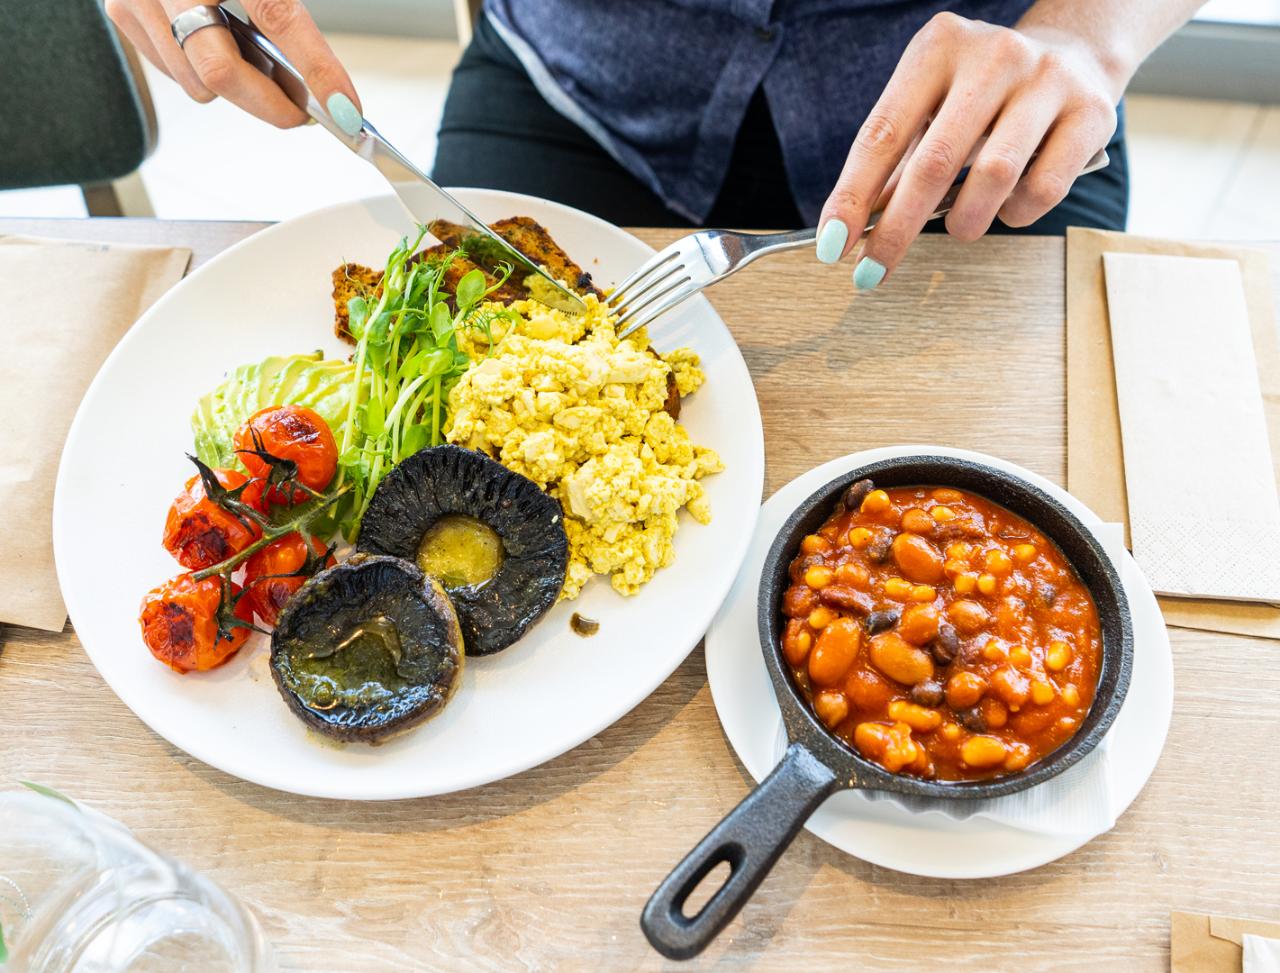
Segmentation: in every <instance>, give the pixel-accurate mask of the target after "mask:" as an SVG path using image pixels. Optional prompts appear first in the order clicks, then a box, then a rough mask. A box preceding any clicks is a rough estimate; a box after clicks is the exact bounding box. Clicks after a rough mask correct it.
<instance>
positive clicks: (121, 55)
mask: <svg viewBox="0 0 1280 973" xmlns="http://www.w3.org/2000/svg"><path fill="white" fill-rule="evenodd" d="M136 64H137V62H136V60H134V59H132V51H129V52H128V53H126V51H125V49H124V47H123V46H122V45H121V43H120V40H119V38H118V37H117V36H116V32H115V29H114V27H113V26H112V25H111V23H110V21H109V20H108V19H107V16H106V14H105V13H104V12H103V9H102V4H101V2H100V0H56V2H49V0H16V2H15V0H6V2H0V91H5V92H6V93H7V95H8V97H7V102H8V105H7V107H6V110H5V111H4V112H3V113H0V189H25V188H30V187H36V186H57V185H63V184H67V183H77V184H80V185H82V186H84V185H93V184H99V183H108V182H111V181H112V180H116V179H120V178H121V177H123V176H126V175H128V174H129V173H132V172H134V171H135V170H136V169H137V168H138V166H140V165H141V164H142V161H143V160H144V159H145V158H146V157H147V156H148V155H149V154H150V152H151V150H152V149H153V148H154V147H155V130H156V126H155V115H154V112H153V111H152V108H151V102H150V98H149V97H148V95H147V92H146V88H145V84H144V83H142V82H141V79H140V77H138V78H136V79H135V73H134V71H135V68H136Z"/></svg>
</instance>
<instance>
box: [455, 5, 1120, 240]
mask: <svg viewBox="0 0 1280 973" xmlns="http://www.w3.org/2000/svg"><path fill="white" fill-rule="evenodd" d="M1107 152H1108V154H1109V155H1110V156H1111V164H1110V165H1109V166H1108V167H1107V168H1106V169H1103V170H1102V171H1100V172H1095V173H1092V174H1090V175H1088V176H1082V177H1081V178H1080V179H1078V180H1077V181H1076V183H1075V185H1074V186H1072V188H1071V192H1070V193H1069V194H1068V195H1067V198H1066V199H1064V200H1063V201H1062V202H1061V203H1059V204H1058V206H1057V207H1056V208H1055V209H1053V210H1052V211H1051V212H1049V213H1048V214H1046V215H1045V216H1044V217H1043V218H1042V219H1040V220H1039V221H1037V222H1036V223H1034V224H1032V225H1031V226H1029V227H1024V228H1022V229H1016V230H1015V229H1012V228H1010V227H1007V226H1005V225H1004V224H1003V223H1001V222H1000V221H999V220H997V221H996V222H995V224H994V225H993V226H992V228H991V232H993V233H1036V234H1045V235H1061V234H1063V233H1064V232H1066V228H1067V227H1068V226H1090V227H1097V228H1101V229H1110V230H1122V229H1124V226H1125V221H1126V218H1127V215H1128V209H1129V169H1128V160H1127V158H1126V155H1125V147H1124V116H1123V105H1122V106H1121V117H1120V124H1119V125H1118V126H1117V129H1116V135H1115V136H1114V137H1113V139H1112V141H1111V144H1110V145H1108V146H1107ZM433 177H434V178H435V180H436V181H437V182H439V183H441V184H443V185H446V186H474V187H479V188H484V189H505V190H510V191H512V192H520V193H528V194H529V195H532V196H541V197H543V198H545V199H551V200H555V201H556V202H559V203H565V204H567V205H569V206H575V207H577V208H578V209H582V210H586V211H587V212H588V213H594V214H595V215H597V216H599V217H601V218H603V219H606V220H608V221H610V222H611V223H617V224H619V225H622V226H677V227H687V226H690V225H691V224H690V223H689V221H688V220H686V219H685V218H684V217H682V216H680V215H679V214H677V213H674V212H672V211H671V210H670V209H668V208H667V206H666V205H665V204H664V203H663V202H662V200H661V199H660V198H659V197H658V196H656V195H655V194H654V193H653V192H651V191H650V190H649V188H648V187H647V186H645V185H644V184H643V183H642V182H640V180H638V179H637V178H636V177H635V176H633V175H631V173H629V172H628V171H627V170H626V169H624V168H623V167H622V166H621V165H619V164H618V163H617V162H616V161H614V159H613V157H612V156H610V155H609V154H608V153H607V152H606V151H605V150H604V149H602V148H601V147H600V146H599V145H598V144H597V143H596V142H595V141H594V140H593V139H592V138H591V136H589V135H588V134H587V133H586V132H584V131H583V130H582V129H581V128H579V127H578V126H577V125H575V124H574V123H573V122H571V121H569V119H567V118H565V117H564V116H563V115H561V114H560V113H559V112H557V111H556V110H555V109H554V108H552V107H551V106H550V105H549V104H547V102H546V100H545V99H544V98H543V97H542V95H541V94H539V92H538V89H537V88H536V87H535V86H534V84H533V82H532V81H531V80H530V79H529V76H528V74H527V73H526V72H525V69H524V66H523V65H522V64H521V63H520V61H519V59H518V58H517V57H516V56H515V54H514V53H513V52H512V51H511V49H510V48H509V47H507V45H506V44H505V43H504V42H503V40H502V38H501V37H500V36H499V35H498V33H497V31H495V30H494V29H493V27H492V26H491V25H490V24H489V22H488V21H487V20H486V19H485V18H484V17H481V18H480V19H479V20H478V22H477V23H476V33H475V37H474V39H473V40H472V42H471V44H470V45H469V46H468V47H467V49H466V51H465V52H464V53H463V55H462V60H461V61H460V62H459V64H458V66H457V68H456V69H455V70H454V73H453V81H452V83H451V84H450V86H449V95H448V98H447V99H446V101H445V106H444V117H443V118H442V120H441V123H440V138H439V144H438V148H437V151H436V162H435V168H434V170H433ZM706 225H707V226H726V227H729V226H732V227H750V228H753V229H795V228H798V227H800V226H803V225H804V220H803V219H802V218H801V216H800V213H799V211H798V210H797V209H796V205H795V201H794V200H793V199H792V196H791V189H790V186H789V185H788V182H787V173H786V169H785V167H784V165H783V160H782V148H781V146H780V145H779V144H778V137H777V134H776V133H775V132H774V128H773V122H772V119H771V118H770V116H769V106H768V104H767V103H766V101H765V98H764V95H763V93H762V92H759V91H757V92H756V94H755V97H753V98H752V100H751V104H750V107H749V108H748V110H747V115H746V118H745V120H744V121H743V124H742V128H741V130H740V131H739V132H738V137H737V141H736V142H735V144H734V151H733V157H732V159H731V160H730V163H729V168H728V169H727V170H726V172H725V178H724V184H723V185H722V187H721V189H720V194H719V196H718V197H717V199H716V202H715V205H714V206H713V208H712V210H711V212H710V214H708V216H707V219H706ZM927 229H928V230H929V231H933V232H941V231H942V230H943V229H944V227H943V223H942V220H934V221H932V222H931V223H930V224H929V225H928V227H927Z"/></svg>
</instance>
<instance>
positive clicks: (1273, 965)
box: [1241, 933, 1280, 973]
mask: <svg viewBox="0 0 1280 973" xmlns="http://www.w3.org/2000/svg"><path fill="white" fill-rule="evenodd" d="M1241 938H1242V939H1243V946H1244V970H1243V973H1280V939H1266V938H1264V937H1262V936H1255V935H1253V934H1252V933H1245V934H1244V936H1243V937H1241Z"/></svg>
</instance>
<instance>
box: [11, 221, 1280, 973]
mask: <svg viewBox="0 0 1280 973" xmlns="http://www.w3.org/2000/svg"><path fill="white" fill-rule="evenodd" d="M257 228H258V227H257V226H256V225H253V224H229V223H228V224H217V223H210V224H190V223H156V222H151V221H139V222H125V221H62V222H56V223H55V222H52V221H40V222H33V221H0V232H27V233H44V234H46V235H62V236H75V237H82V238H90V239H113V240H128V239H134V240H138V241H149V242H164V243H182V244H186V245H188V246H191V247H193V248H194V249H195V251H196V259H197V261H200V260H204V259H207V258H208V256H210V255H211V254H213V253H215V252H216V251H218V250H220V249H222V248H223V247H225V246H227V245H229V244H231V243H233V242H235V241H236V240H238V239H241V238H242V237H244V236H245V235H247V234H248V233H250V232H253V231H254V230H255V229H257ZM639 235H641V236H642V237H643V238H645V239H646V240H648V241H649V242H650V243H653V244H654V245H655V246H660V245H662V244H664V243H665V242H667V241H668V240H669V239H671V238H672V234H671V233H669V232H666V231H641V232H640V234H639ZM849 269H850V268H847V267H837V268H827V267H822V266H820V265H819V264H818V263H817V262H816V261H815V260H813V258H812V256H811V255H810V254H808V253H792V254H788V255H783V256H780V257H776V258H773V259H772V260H770V261H769V262H767V263H765V264H762V265H758V266H757V267H755V268H752V269H751V270H748V271H746V272H744V273H742V274H740V275H738V276H737V277H735V278H733V279H731V280H730V281H728V282H726V283H724V284H722V285H721V286H719V287H718V288H716V289H715V290H714V291H713V292H712V293H711V298H712V301H713V303H714V304H715V306H716V308H717V309H718V310H719V312H720V314H721V315H722V316H723V317H724V319H725V321H726V322H727V323H728V325H729V327H730V328H731V329H732V331H733V333H734V335H735V337H736V338H737V340H738V342H739V344H740V345H741V346H742V349H743V352H744V354H745V355H746V359H747V363H748V365H749V366H750V368H751V372H752V376H753V378H754V380H755V383H756V389H757V392H758V394H759V397H760V406H761V410H762V412H763V414H764V425H765V441H766V448H767V488H766V489H767V492H769V493H772V492H773V491H774V490H776V489H777V488H778V487H779V486H781V485H782V484H784V483H785V482H787V481H788V480H789V479H791V478H792V477H794V476H796V475H798V474H799V473H802V472H803V471H805V470H807V469H809V468H811V467H813V466H815V465H817V464H819V463H821V462H823V461H824V460H827V459H830V458H832V457H835V456H839V455H841V454H843V453H847V452H850V451H852V450H856V449H862V448H866V447H871V446H878V445H884V444H889V443H905V442H918V443H940V444H946V445H953V446H964V447H970V448H974V449H980V450H985V451H989V452H992V453H995V454H998V455H1000V456H1004V457H1006V458H1008V459H1010V460H1013V461H1014V462H1017V463H1021V464H1024V465H1025V466H1028V467H1030V468H1031V469H1033V470H1036V471H1037V472H1039V473H1042V474H1044V475H1045V476H1047V477H1049V478H1050V479H1053V480H1055V481H1058V482H1061V481H1062V480H1063V479H1064V473H1065V470H1064V424H1063V408H1064V376H1063V246H1062V242H1061V241H1060V240H1056V239H1055V240H1051V239H1021V240H1014V239H1009V238H997V239H989V240H984V241H980V242H979V243H976V244H970V245H961V244H958V243H955V242H953V241H951V240H949V239H946V238H942V237H930V238H926V239H922V240H921V241H920V242H919V243H918V244H917V245H916V246H915V247H913V249H912V251H911V254H910V256H909V258H908V259H907V262H906V264H905V265H904V266H903V267H902V268H901V269H900V270H899V271H898V273H897V274H896V275H895V277H894V278H893V279H892V280H891V281H889V282H888V283H887V284H886V285H884V287H883V288H882V289H881V291H880V292H878V293H875V294H873V295H867V296H863V295H855V294H854V293H853V291H852V287H851V285H850V283H849ZM725 475H729V476H731V475H732V471H729V472H728V473H727V474H725ZM1171 635H1172V638H1173V650H1174V661H1175V669H1176V684H1177V696H1176V700H1175V703H1174V715H1173V726H1172V729H1171V731H1170V735H1169V740H1168V744H1167V746H1166V747H1165V751H1164V754H1163V756H1162V758H1161V760H1160V763H1159V766H1158V767H1157V768H1156V771H1155V775H1154V777H1153V778H1152V779H1151V782H1150V783H1149V784H1148V785H1147V787H1146V789H1145V790H1144V791H1143V792H1142V794H1141V795H1140V796H1139V797H1138V799H1137V801H1136V802H1135V803H1134V805H1133V806H1132V808H1131V809H1130V810H1129V812H1128V813H1127V814H1125V815H1124V817H1123V818H1121V820H1120V822H1119V823H1118V824H1117V826H1116V827H1115V829H1114V830H1112V831H1111V832H1109V833H1108V834H1105V835H1103V836H1101V837H1099V838H1097V839H1096V840H1094V841H1092V842H1090V843H1089V844H1088V845H1086V846H1085V847H1084V848H1082V849H1080V850H1079V851H1077V852H1075V853H1074V854H1072V855H1070V856H1068V857H1066V858H1065V859H1062V860H1060V861H1058V862H1055V863H1053V864H1051V865H1047V866H1045V867H1043V868H1040V869H1036V870H1035V871H1032V872H1029V873H1025V874H1020V875H1013V876H1009V877H1007V878H1002V879H992V880H986V881H973V882H961V881H943V880H935V879H924V878H916V877H912V876H908V875H901V874H898V873H895V872H891V871H888V870H885V869H882V868H878V867H875V866H872V865H868V864H865V863H863V862H861V861H858V860H857V859H853V858H850V857H848V856H847V855H844V854H843V853H841V852H839V851H836V850H835V849H833V848H831V847H829V846H827V845H826V844H824V843H823V842H821V841H819V840H817V839H815V838H813V837H812V836H810V835H809V834H807V833H802V834H801V835H800V837H799V838H798V839H797V840H796V842H795V844H794V845H793V846H792V847H791V849H790V850H789V851H788V852H787V853H786V855H785V856H784V857H783V859H782V860H781V862H780V863H779V864H778V866H777V867H776V868H775V869H774V871H773V873H772V874H771V875H770V876H769V878H768V879H767V880H766V881H765V883H764V884H763V886H762V887H761V888H760V890H759V892H757V894H756V896H755V898H754V899H753V900H752V902H751V903H749V904H748V905H747V907H746V908H745V909H744V910H743V912H742V914H741V916H740V917H739V918H738V919H737V920H735V921H734V923H733V924H732V925H731V926H730V927H729V928H728V930H727V931H726V932H725V934H724V935H722V936H721V937H720V939H719V940H718V941H717V942H716V943H715V944H714V945H713V946H712V947H711V949H710V950H709V951H708V952H707V953H706V954H704V955H703V956H702V957H701V958H700V959H698V960H696V961H693V962H691V963H688V964H675V963H668V962H665V961H663V960H662V959H661V958H660V957H659V956H658V955H657V954H656V953H654V952H653V951H652V950H651V949H650V948H649V947H648V945H647V944H646V942H645V940H644V938H643V936H642V934H641V932H640V929H639V925H638V917H639V913H640V909H641V907H642V906H643V904H644V902H645V900H646V899H647V898H648V896H649V894H650V893H651V892H652V890H653V888H654V887H655V885H656V884H657V883H658V882H659V880H661V879H662V878H663V876H665V874H666V873H667V871H668V870H669V869H670V868H671V866H672V865H673V864H674V863H675V862H676V861H677V860H678V859H679V858H680V857H681V856H682V855H683V854H684V853H685V852H686V851H687V850H688V849H689V848H691V847H692V846H693V845H694V843H696V842H697V841H698V840H699V839H700V838H701V837H702V836H703V834H705V833H706V831H707V830H708V829H709V828H710V827H711V826H712V825H714V824H715V823H716V822H717V821H718V820H719V819H720V817H721V816H722V815H723V814H724V813H725V812H727V811H728V810H729V809H730V808H731V807H733V805H734V804H735V803H737V801H739V800H740V799H741V798H742V797H743V795H744V794H746V792H747V790H748V789H749V787H750V786H751V780H750V778H749V777H748V776H747V774H746V773H745V771H744V770H743V768H742V766H741V765H740V764H739V763H738V761H737V760H736V758H735V757H734V755H733V752H732V750H731V749H730V747H729V745H728V743H727V741H726V740H725V737H724V735H723V733H722V731H721V729H720V725H719V723H718V721H717V719H716V714H715V709H714V707H713V705H712V702H711V697H710V693H709V691H708V688H707V684H706V674H705V670H704V666H703V656H702V651H701V649H700V648H699V649H698V650H695V651H694V652H693V654H692V655H691V656H690V657H689V659H688V660H687V661H686V662H685V663H684V665H682V666H681V667H680V669H679V670H677V672H676V673H675V674H674V675H672V676H671V678H670V679H668V680H667V681H666V683H664V684H663V685H662V686H661V687H660V688H659V689H658V690H657V691H656V692H655V693H654V694H653V695H652V696H651V697H650V698H649V699H648V700H646V701H645V702H644V703H642V704H641V705H640V706H639V707H637V708H636V709H635V710H634V711H633V712H632V713H630V714H629V715H628V716H626V717H624V718H623V719H622V720H620V721H619V722H618V723H617V724H615V725H614V726H612V727H610V728H609V729H607V730H605V731H604V732H603V733H601V734H600V735H599V736H597V737H595V738H594V739H592V740H590V741H588V742H587V743H585V744H583V745H582V746H580V747H578V748H577V749H576V750H573V751H571V752H569V753H567V754H565V755H563V756H562V757H560V758H558V759H556V760H553V761H551V762H550V763H548V764H545V765H543V766H541V767H538V768H536V769H534V770H531V771H528V772H526V773H524V774H521V775H519V776H517V777H514V778H510V779H508V780H505V781H501V782H499V783H495V784H491V785H489V786H486V787H482V788H478V789H476V790H472V791H467V792H465V793H460V794H453V795H449V796H446V797H440V798H431V799H424V800H415V801H404V802H398V803H388V804H349V803H340V802H335V801H324V800H314V799H309V798H300V797H295V796H291V795H286V794H280V793H276V792H274V791H270V790H266V789H264V788H261V787H257V786H254V785H251V784H246V783H242V782H240V781H238V780H235V779H233V778H231V777H228V776H226V775H225V774H222V773H220V772H218V771H215V770H212V769H210V768H208V767H206V766H204V765H202V764H200V763H198V762H196V761H194V760H192V759H191V758H189V757H187V756H186V755H185V754H183V753H181V752H179V751H177V750H175V749H174V748H173V747H171V746H169V744H167V743H166V742H165V741H164V740H162V739H160V738H159V737H157V736H155V735H154V734H153V733H151V732H150V731H149V730H148V729H147V728H146V727H145V726H144V725H143V724H142V723H141V722H139V721H138V720H137V718H136V717H134V716H133V715H132V713H130V712H129V710H128V709H126V708H125V707H124V705H123V704H121V703H120V702H119V701H118V700H117V699H116V697H115V696H114V694H113V693H112V692H111V690H110V689H108V688H107V686H106V685H105V684H104V683H103V682H102V680H101V679H100V678H99V677H98V675H97V673H96V671H95V670H94V669H93V667H92V666H91V665H90V663H89V661H88V659H87V658H86V657H85V655H84V653H83V652H82V651H81V648H80V645H79V643H78V642H77V640H76V636H75V634H74V632H72V631H71V630H70V629H69V628H68V630H67V631H65V632H63V633H62V634H59V635H45V634H41V633H37V632H34V631H31V630H27V629H19V628H14V627H2V628H0V647H2V651H3V654H0V699H3V701H4V712H5V716H4V724H3V734H2V735H0V767H2V768H3V775H4V777H5V778H7V779H8V780H14V779H17V778H25V779H30V780H36V781H41V782H44V783H47V784H50V785H52V786H55V787H57V788H60V789H61V790H63V791H65V792H67V793H69V794H71V795H74V796H75V797H77V798H80V799H82V800H84V801H87V802H90V803H92V804H94V805H95V806H97V807H99V808H100V809H102V810H103V811H105V812H106V813H108V814H111V815H114V816H115V817H117V818H119V819H120V820H122V821H124V822H125V823H126V824H127V825H129V826H130V827H132V828H133V829H134V830H135V831H136V832H137V834H138V835H139V836H140V837H141V838H142V839H144V840H145V841H147V842H149V843H150V844H152V845H153V846H155V847H156V848H158V849H159V850H161V851H163V852H166V853H168V854H171V855H174V856H177V857H179V858H181V859H183V860H184V861H186V862H188V863H189V864H191V865H192V866H194V867H195V868H197V869H201V870H203V871H205V872H207V873H209V874H210V875H212V876H213V877H214V878H216V879H217V880H218V881H220V882H221V883H223V884H224V885H225V886H226V887H227V888H228V889H230V890H231V891H233V892H234V893H235V894H236V895H238V896H240V897H241V898H242V899H243V900H244V901H246V902H247V903H249V904H250V905H251V906H252V907H253V908H254V909H255V910H256V911H257V913H258V914H259V916H260V917H261V918H262V920H263V923H264V925H265V927H266V931H267V933H268V936H269V937H270V938H271V940H272V941H273V942H274V944H275V948H276V950H277V954H278V960H279V963H280V966H281V967H282V969H286V970H293V969H327V970H361V971H363V970H373V971H383V970H387V971H390V970H410V969H411V970H463V969H466V970H559V969H564V970H580V969H581V970H610V971H612V970H632V969H642V970H655V969H663V968H668V967H669V968H672V969H675V968H677V967H679V968H687V969H696V970H735V969H742V968H750V969H752V970H797V969H814V970H836V969H840V970H903V969H920V970H926V969H929V970H931V969H939V970H941V969H945V970H948V971H989V970H1005V969H1008V970H1015V969H1016V970H1020V971H1022V970H1027V971H1031V970H1034V971H1051V970H1052V971H1057V970H1085V969H1106V970H1113V969H1114V970H1126V971H1128V970H1139V971H1145V970H1161V969H1165V968H1167V964H1168V940H1169V911H1170V910H1171V909H1183V910H1191V911H1212V912H1217V913H1227V914H1235V915H1246V916H1253V917H1257V918H1270V919H1276V918H1278V917H1280V882H1278V881H1277V875H1278V874H1280V801H1278V800H1277V797H1276V787H1275V768H1276V767H1277V765H1280V707H1278V706H1277V700H1278V699H1280V665H1278V664H1277V662H1280V648H1278V647H1277V645H1276V643H1274V642H1264V641H1259V640H1250V639H1244V638H1237V637H1231V636H1225V635H1214V634H1209V633H1203V632H1191V631H1181V630H1173V631H1172V632H1171ZM120 650H121V651H130V652H131V651H136V650H138V647H137V646H135V645H121V646H120ZM513 732H518V731H516V730H513Z"/></svg>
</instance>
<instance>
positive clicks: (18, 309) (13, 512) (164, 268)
mask: <svg viewBox="0 0 1280 973" xmlns="http://www.w3.org/2000/svg"><path fill="white" fill-rule="evenodd" d="M190 260H191V251H190V250H185V249H172V248H168V247H139V246H127V245H122V244H111V245H107V244H102V243H87V242H78V241H67V240H45V239H34V238H30V237H18V236H5V237H0V279H3V280H4V281H6V282H7V284H8V286H7V288H6V290H7V291H8V294H7V299H6V301H5V306H4V310H3V311H0V321H3V325H2V326H0V335H2V336H3V339H4V347H3V350H2V351H0V416H3V417H4V427H3V428H4V432H3V436H2V438H0V510H3V511H4V514H5V524H6V531H5V534H6V537H5V556H4V557H3V558H0V622H9V623H11V624H16V625H27V626H30V627H32V628H39V629H44V630H45V631H48V632H59V631H61V630H62V626H63V624H64V623H65V622H66V619H67V610H66V607H65V606H64V605H63V603H62V594H61V592H60V591H59V590H58V577H57V574H56V573H55V571H54V564H53V540H52V519H53V518H52V514H53V485H54V479H55V476H56V474H57V472H58V459H59V456H60V455H61V453H62V443H63V440H64V439H65V438H66V435H67V429H68V428H69V427H70V425H71V419H72V417H73V416H74V415H75V411H76V407H77V406H79V404H80V399H81V397H83V395H84V392H85V389H86V388H88V386H89V383H90V381H92V379H93V376H94V375H95V374H96V373H97V371H98V368H99V366H100V365H101V364H102V362H103V360H104V359H106V357H107V355H108V353H109V352H110V351H111V349H112V348H114V347H115V345H116V342H118V341H119V340H120V338H121V337H122V336H123V335H124V333H125V332H126V331H127V330H128V329H129V326H130V325H132V324H133V322H134V321H136V320H137V318H138V316H139V315H140V314H142V312H143V311H145V310H146V309H147V308H149V307H150V306H151V305H152V304H153V303H154V302H155V300H156V299H157V298H158V297H160V295H161V294H163V293H164V292H165V291H166V290H168V289H169V288H170V287H172V286H173V285H174V284H176V283H177V282H178V281H179V280H181V279H182V275H183V274H184V273H185V272H186V269H187V264H188V262H189V261H190Z"/></svg>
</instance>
